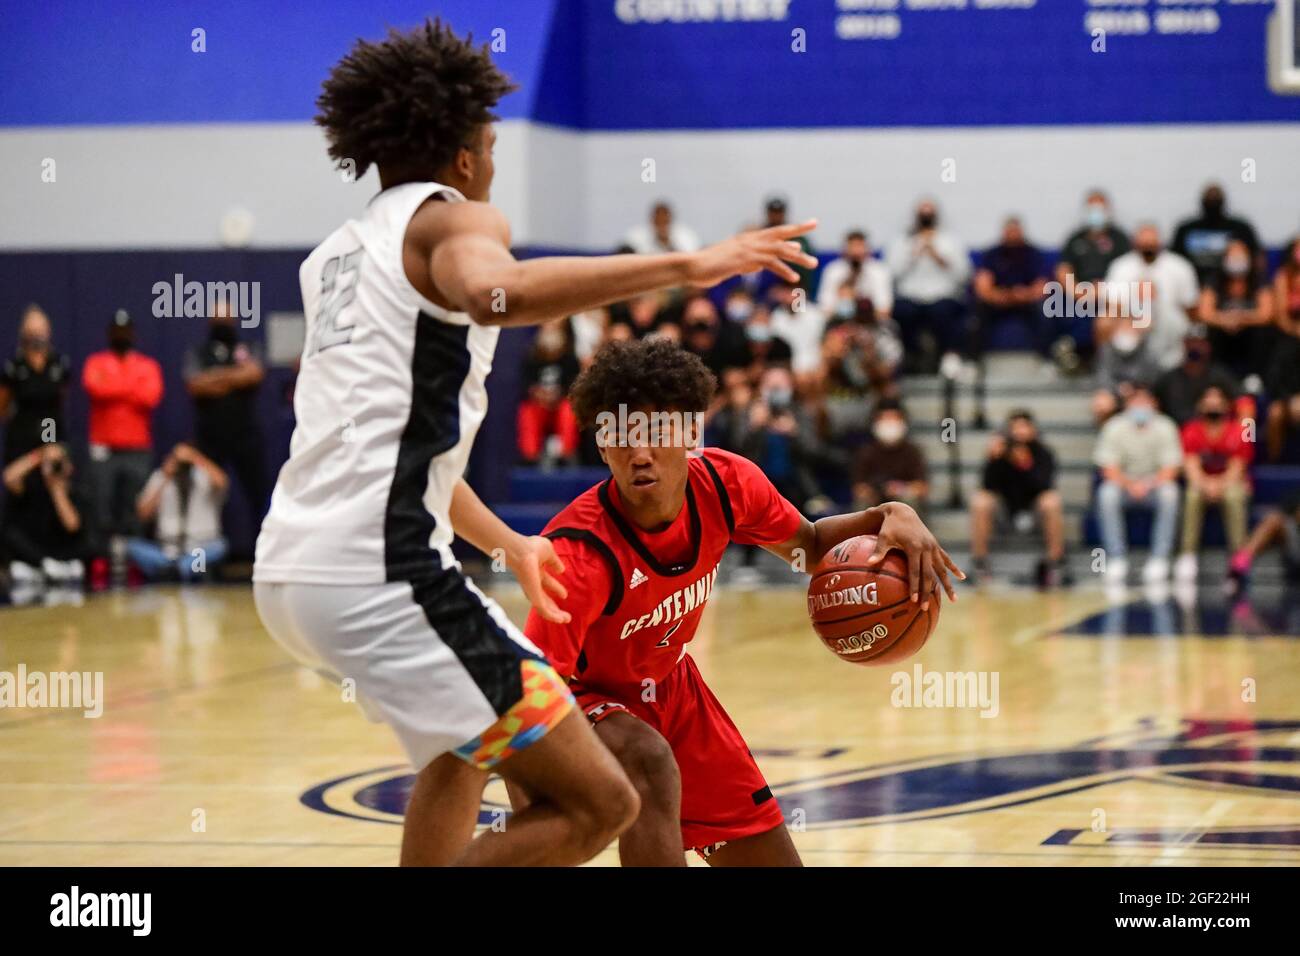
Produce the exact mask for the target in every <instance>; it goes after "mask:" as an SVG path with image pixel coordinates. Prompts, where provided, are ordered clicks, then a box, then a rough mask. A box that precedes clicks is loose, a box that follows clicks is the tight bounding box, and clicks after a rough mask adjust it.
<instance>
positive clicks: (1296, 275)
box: [1273, 238, 1300, 335]
mask: <svg viewBox="0 0 1300 956" xmlns="http://www.w3.org/2000/svg"><path fill="white" fill-rule="evenodd" d="M1273 307H1274V309H1275V312H1274V315H1275V316H1276V318H1277V325H1278V327H1279V328H1280V329H1281V330H1282V331H1283V332H1287V333H1289V334H1291V335H1300V238H1296V239H1292V240H1291V244H1290V245H1288V246H1287V247H1286V252H1285V253H1283V255H1282V264H1281V265H1280V266H1278V270H1277V275H1276V276H1274V277H1273Z"/></svg>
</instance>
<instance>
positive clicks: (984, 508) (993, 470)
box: [971, 409, 1067, 587]
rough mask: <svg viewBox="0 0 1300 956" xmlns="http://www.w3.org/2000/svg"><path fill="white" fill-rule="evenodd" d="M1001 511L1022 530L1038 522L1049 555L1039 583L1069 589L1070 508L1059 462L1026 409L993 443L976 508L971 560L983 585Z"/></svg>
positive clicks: (1013, 416)
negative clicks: (1067, 540) (1058, 479)
mask: <svg viewBox="0 0 1300 956" xmlns="http://www.w3.org/2000/svg"><path fill="white" fill-rule="evenodd" d="M999 511H1001V512H1002V513H1003V514H1004V515H1005V516H1006V518H1007V519H1008V520H1010V521H1011V522H1012V523H1013V524H1014V525H1015V526H1016V527H1017V528H1021V529H1023V530H1027V529H1028V528H1030V527H1032V526H1033V523H1034V516H1035V515H1037V516H1038V521H1039V523H1040V524H1041V526H1042V529H1043V545H1044V549H1045V550H1046V559H1045V561H1044V562H1043V564H1042V565H1041V570H1040V573H1039V582H1040V583H1041V584H1042V585H1043V586H1045V587H1052V586H1055V585H1057V584H1063V583H1067V581H1066V575H1065V505H1064V503H1063V501H1062V499H1061V495H1060V492H1058V491H1057V490H1056V456H1055V455H1054V454H1053V453H1052V450H1051V449H1050V448H1048V447H1047V446H1046V445H1045V444H1043V442H1042V441H1041V440H1039V436H1038V425H1037V423H1036V422H1035V421H1034V416H1033V414H1032V413H1031V412H1029V411H1028V410H1025V409H1021V410H1018V411H1014V412H1012V413H1011V414H1010V415H1009V416H1008V417H1007V424H1006V428H1005V429H1003V431H1002V433H1001V434H999V435H995V436H993V440H992V441H991V442H989V450H988V456H987V458H986V460H985V462H984V473H983V475H982V477H981V479H980V489H979V491H977V492H975V498H974V500H973V501H972V502H971V558H972V559H973V561H974V563H975V573H976V575H977V576H978V577H979V578H981V579H983V578H987V577H990V576H991V574H992V568H991V566H990V564H989V538H990V537H991V535H992V533H993V526H994V523H995V520H996V519H997V517H998V513H999Z"/></svg>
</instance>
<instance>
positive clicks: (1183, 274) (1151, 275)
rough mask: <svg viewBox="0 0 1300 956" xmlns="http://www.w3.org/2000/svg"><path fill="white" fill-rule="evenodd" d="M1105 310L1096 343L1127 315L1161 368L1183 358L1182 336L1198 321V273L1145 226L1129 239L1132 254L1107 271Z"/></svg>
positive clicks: (1098, 328) (1098, 326) (1154, 229)
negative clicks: (1143, 330) (1118, 318)
mask: <svg viewBox="0 0 1300 956" xmlns="http://www.w3.org/2000/svg"><path fill="white" fill-rule="evenodd" d="M1105 291H1106V302H1105V305H1106V311H1105V314H1104V316H1102V317H1099V318H1098V321H1097V340H1098V341H1099V342H1100V341H1104V340H1105V339H1106V338H1107V337H1108V335H1109V331H1110V329H1111V328H1113V327H1114V325H1115V320H1114V319H1113V318H1111V316H1113V315H1121V316H1123V315H1127V316H1130V317H1132V318H1133V320H1134V323H1135V325H1137V326H1138V327H1139V328H1146V332H1147V335H1148V336H1150V339H1151V342H1150V348H1151V350H1152V353H1153V355H1154V356H1155V358H1156V361H1158V362H1159V363H1160V367H1161V368H1162V369H1170V368H1173V367H1174V366H1175V365H1177V364H1178V363H1179V362H1181V361H1182V360H1183V336H1184V335H1186V334H1187V327H1188V326H1189V325H1190V324H1191V323H1192V322H1194V321H1196V308H1197V305H1198V304H1199V302H1200V288H1199V286H1198V285H1197V282H1196V270H1195V269H1193V268H1192V265H1191V263H1190V262H1188V261H1187V260H1186V259H1184V258H1183V257H1182V256H1181V255H1179V254H1178V253H1176V252H1171V251H1169V250H1167V249H1164V248H1162V246H1161V244H1160V230H1159V229H1158V228H1157V227H1156V226H1154V225H1152V224H1150V223H1146V224H1144V225H1142V226H1139V227H1138V230H1137V232H1136V233H1135V234H1134V236H1133V251H1132V252H1130V253H1128V254H1127V255H1123V256H1120V257H1119V258H1118V259H1116V260H1115V261H1114V262H1113V263H1111V266H1110V269H1109V270H1108V271H1107V273H1106V286H1105Z"/></svg>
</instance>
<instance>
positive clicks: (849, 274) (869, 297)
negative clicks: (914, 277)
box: [817, 229, 894, 319]
mask: <svg viewBox="0 0 1300 956" xmlns="http://www.w3.org/2000/svg"><path fill="white" fill-rule="evenodd" d="M817 305H818V307H819V308H820V309H821V310H822V314H823V315H825V316H827V317H828V318H839V319H851V318H854V317H855V316H862V315H864V314H867V315H870V316H872V317H876V318H881V319H888V318H889V317H890V315H891V314H893V311H894V288H893V278H892V277H891V276H890V274H889V267H888V266H886V265H885V264H884V263H883V262H880V261H879V260H877V259H873V258H872V257H871V245H870V243H868V242H867V234H866V233H865V232H863V231H862V230H861V229H854V230H853V231H852V232H850V233H849V234H848V235H847V236H845V237H844V248H843V249H842V250H841V252H840V257H839V258H838V259H835V260H833V261H831V262H828V263H826V266H825V268H823V269H822V275H821V279H820V280H819V284H818V291H817Z"/></svg>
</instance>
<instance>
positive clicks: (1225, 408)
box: [1174, 385, 1255, 581]
mask: <svg viewBox="0 0 1300 956" xmlns="http://www.w3.org/2000/svg"><path fill="white" fill-rule="evenodd" d="M1182 439H1183V474H1184V475H1185V476H1186V479H1187V490H1186V492H1185V493H1184V495H1183V549H1182V553H1181V554H1179V556H1178V560H1177V561H1176V562H1175V563H1174V577H1175V579H1177V580H1179V581H1195V580H1196V575H1197V558H1196V555H1197V552H1199V551H1200V549H1201V529H1202V527H1203V526H1204V524H1205V508H1206V506H1207V505H1218V506H1219V508H1220V509H1221V510H1222V512H1223V527H1224V531H1225V532H1226V534H1227V537H1228V548H1229V549H1230V551H1232V552H1234V553H1235V552H1236V551H1237V550H1239V549H1240V548H1241V546H1242V545H1243V544H1244V543H1245V541H1246V524H1247V520H1248V518H1249V516H1250V477H1249V475H1247V473H1246V470H1247V469H1248V468H1249V467H1250V462H1251V459H1252V458H1253V457H1254V454H1255V452H1254V447H1253V445H1252V443H1251V442H1248V441H1246V440H1245V436H1244V435H1243V426H1242V421H1241V419H1240V418H1238V417H1237V416H1236V415H1234V414H1233V411H1232V396H1231V395H1229V394H1228V392H1227V391H1225V390H1224V389H1222V388H1220V387H1219V386H1217V385H1211V386H1209V387H1208V388H1206V389H1205V391H1204V392H1203V393H1202V394H1201V398H1200V401H1199V402H1197V405H1196V417H1195V418H1193V419H1192V420H1191V421H1189V422H1188V423H1187V424H1186V425H1184V426H1183V433H1182Z"/></svg>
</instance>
